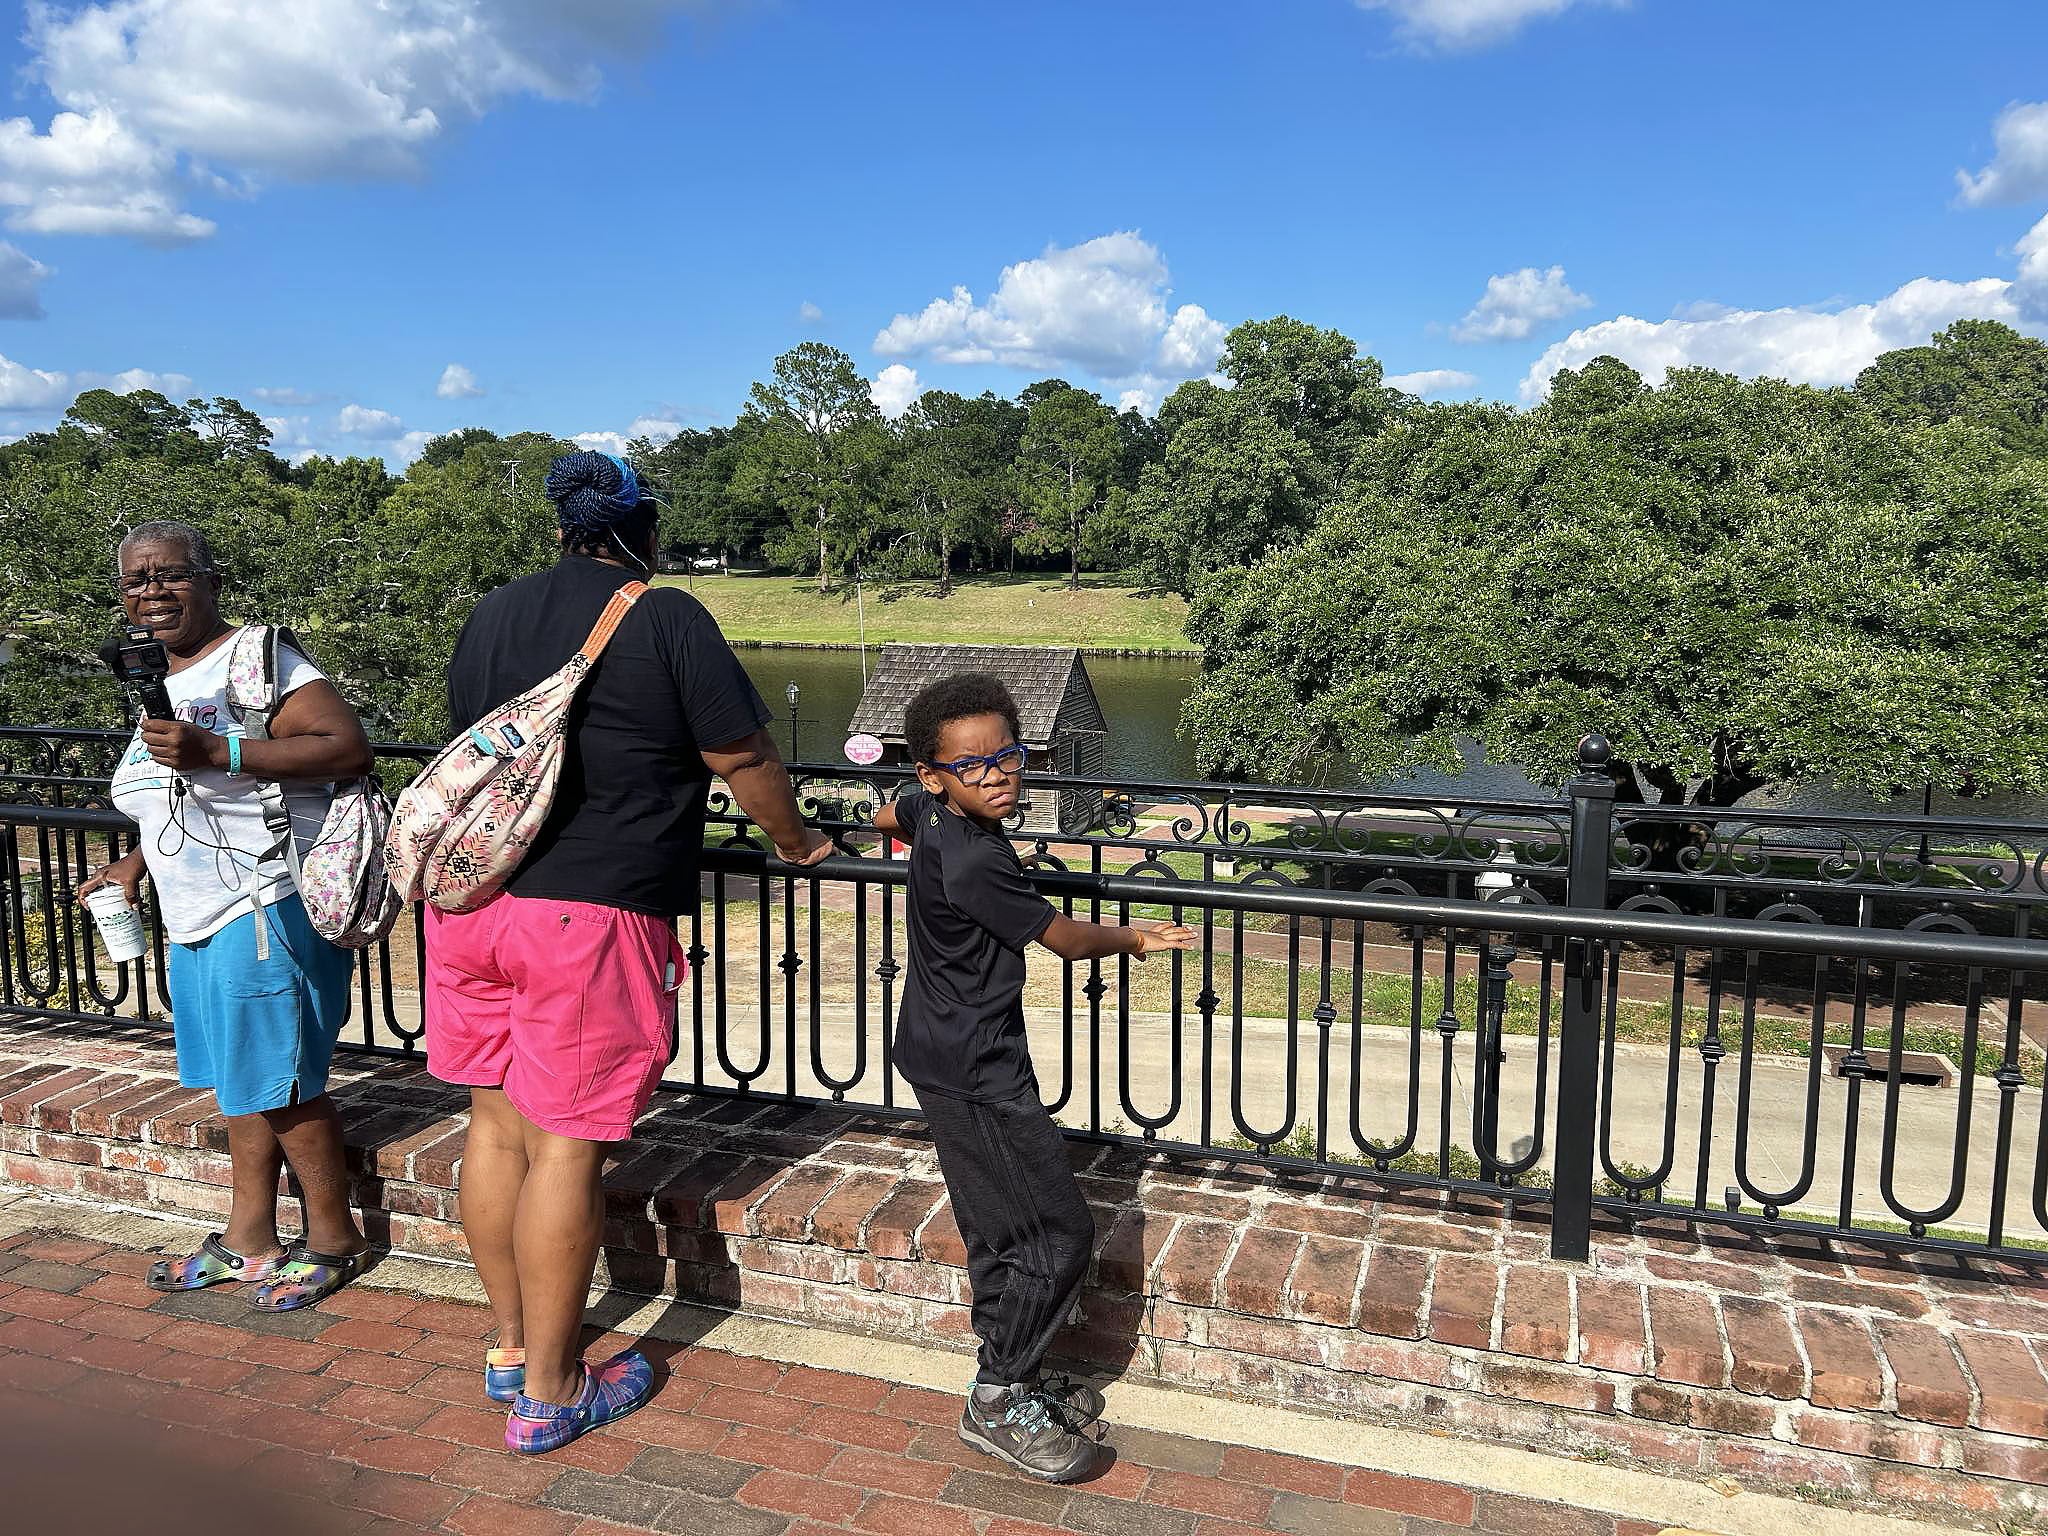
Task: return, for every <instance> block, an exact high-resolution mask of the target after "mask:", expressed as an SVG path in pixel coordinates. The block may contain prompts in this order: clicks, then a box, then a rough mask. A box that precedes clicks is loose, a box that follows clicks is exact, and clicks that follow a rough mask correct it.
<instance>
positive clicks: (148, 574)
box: [114, 565, 213, 597]
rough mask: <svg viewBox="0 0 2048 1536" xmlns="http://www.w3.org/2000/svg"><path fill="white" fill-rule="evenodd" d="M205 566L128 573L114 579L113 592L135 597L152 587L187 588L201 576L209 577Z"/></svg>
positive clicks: (165, 567) (173, 567) (210, 572)
mask: <svg viewBox="0 0 2048 1536" xmlns="http://www.w3.org/2000/svg"><path fill="white" fill-rule="evenodd" d="M212 574H213V568H212V567H211V566H205V565H167V566H164V567H162V568H161V569H159V570H154V571H129V572H126V573H124V574H123V575H120V576H116V577H115V578H114V590H115V591H116V592H119V593H120V594H121V595H122V596H124V597H136V596H139V595H140V594H141V593H142V592H144V591H146V590H147V589H148V588H150V587H152V586H157V587H187V586H190V585H191V584H192V583H193V582H195V581H197V580H198V579H199V578H200V577H202V576H211V575H212Z"/></svg>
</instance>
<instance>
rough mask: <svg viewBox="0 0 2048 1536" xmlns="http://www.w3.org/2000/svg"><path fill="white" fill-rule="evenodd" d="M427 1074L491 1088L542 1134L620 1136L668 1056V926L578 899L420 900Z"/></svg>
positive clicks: (672, 970)
mask: <svg viewBox="0 0 2048 1536" xmlns="http://www.w3.org/2000/svg"><path fill="white" fill-rule="evenodd" d="M426 921H427V952H426V975H425V981H426V989H425V990H426V1025H427V1070H428V1071H430V1072H432V1073H433V1074H434V1076H436V1077H438V1078H440V1079H441V1081H442V1082H444V1083H461V1084H463V1085H465V1086H467V1087H471V1088H500V1087H502V1088H503V1089H504V1090H505V1097H506V1098H508V1099H510V1100H511V1101H512V1107H513V1108H514V1109H516V1110H518V1111H519V1113H520V1114H522V1115H524V1116H525V1117H526V1118H527V1119H528V1120H531V1121H532V1122H533V1123H534V1124H535V1125H537V1126H539V1127H540V1128H541V1129H542V1130H544V1131H552V1132H553V1133H554V1134H555V1135H557V1136H573V1137H576V1138H577V1139H578V1140H581V1141H624V1140H625V1139H626V1138H627V1137H628V1136H630V1135H632V1134H633V1122H634V1121H635V1120H637V1119H638V1118H639V1117H640V1112H641V1111H642V1110H644V1109H646V1108H647V1101H648V1100H649V1099H651V1098H652V1097H653V1096H654V1085H655V1084H656V1083H657V1082H659V1081H660V1080H661V1074H662V1070H663V1069H664V1068H665V1067H667V1065H668V1063H669V1060H670V1058H671V1057H672V1056H673V1055H674V1054H675V1021H676V998H675V992H676V988H677V987H678V986H679V985H680V984H681V982H682V979H683V972H684V969H685V966H686V964H687V961H686V960H685V957H684V954H683V949H682V946H681V945H680V944H678V943H677V942H676V938H675V934H674V932H673V931H672V930H671V929H670V927H669V925H668V924H667V923H666V922H664V921H663V920H662V919H660V918H658V917H649V916H647V915H646V914H645V913H641V912H622V911H620V910H619V909H618V908H617V907H605V906H598V905H596V904H594V903H591V902H583V901H542V900H536V899H528V898H525V897H519V896H500V897H499V898H498V899H497V900H496V901H493V902H492V903H490V905H488V906H486V907H481V908H479V909H478V910H477V911H475V912H437V911H436V910H435V909H434V908H433V907H431V906H429V907H428V908H427V916H426Z"/></svg>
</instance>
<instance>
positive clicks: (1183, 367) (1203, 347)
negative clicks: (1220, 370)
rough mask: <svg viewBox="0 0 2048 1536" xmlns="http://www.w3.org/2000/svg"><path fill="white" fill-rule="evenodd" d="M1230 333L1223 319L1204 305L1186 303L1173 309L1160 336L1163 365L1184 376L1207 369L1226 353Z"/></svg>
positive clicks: (1177, 374)
mask: <svg viewBox="0 0 2048 1536" xmlns="http://www.w3.org/2000/svg"><path fill="white" fill-rule="evenodd" d="M1227 334H1229V332H1228V330H1227V328H1226V327H1225V326H1224V325H1223V324H1222V322H1220V321H1216V320H1211V319H1210V318H1209V312H1208V311H1207V310H1205V309H1204V308H1202V306H1201V305H1199V304H1183V305H1181V307H1180V308H1179V309H1177V310H1175V311H1174V312H1173V320H1172V322H1171V323H1170V324H1169V325H1168V326H1167V327H1166V334H1165V335H1164V336H1162V337H1160V338H1159V355H1158V363H1159V367H1160V368H1161V369H1162V370H1164V371H1165V372H1167V373H1170V374H1174V375H1176V376H1178V377H1183V378H1192V377H1193V376H1194V375H1196V374H1198V373H1207V372H1208V371H1209V370H1210V369H1211V368H1214V367H1215V366H1216V359H1217V358H1219V357H1221V356H1222V355H1223V338H1224V337H1225V336H1226V335H1227Z"/></svg>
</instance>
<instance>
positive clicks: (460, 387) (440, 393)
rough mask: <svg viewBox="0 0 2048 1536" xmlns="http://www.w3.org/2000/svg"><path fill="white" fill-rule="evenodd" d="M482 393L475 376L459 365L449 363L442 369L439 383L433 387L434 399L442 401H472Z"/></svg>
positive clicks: (482, 390)
mask: <svg viewBox="0 0 2048 1536" xmlns="http://www.w3.org/2000/svg"><path fill="white" fill-rule="evenodd" d="M483 392H484V389H483V386H482V385H481V384H479V383H477V381H476V375H475V374H473V373H471V372H470V371H469V370H468V369H467V368H465V367H463V366H462V364H460V363H450V364H449V365H448V366H447V367H446V368H443V369H442V370H441V382H440V383H438V384H436V385H435V386H434V394H435V397H436V398H438V399H442V400H474V399H476V398H477V397H478V396H479V395H481V394H482V393H483Z"/></svg>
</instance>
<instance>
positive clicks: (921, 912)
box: [895, 790, 1057, 1102]
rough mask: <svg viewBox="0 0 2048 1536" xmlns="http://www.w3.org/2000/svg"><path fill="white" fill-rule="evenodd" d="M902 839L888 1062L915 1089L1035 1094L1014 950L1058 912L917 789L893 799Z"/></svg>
mask: <svg viewBox="0 0 2048 1536" xmlns="http://www.w3.org/2000/svg"><path fill="white" fill-rule="evenodd" d="M896 814H897V817H898V819H899V820H900V822H901V824H902V828H903V831H902V836H904V837H905V838H907V839H908V840H909V842H910V897H909V900H908V901H907V902H906V903H905V905H906V907H907V909H908V911H909V915H910V970H909V973H908V976H907V977H906V979H905V981H904V983H903V1009H902V1012H901V1013H900V1014H898V1016H897V1021H896V1052H895V1059H896V1066H897V1069H898V1070H899V1071H901V1072H902V1074H903V1075H904V1077H906V1078H907V1079H909V1080H910V1082H911V1083H912V1084H913V1085H914V1086H915V1087H917V1088H919V1089H920V1090H924V1091H927V1092H931V1093H942V1094H947V1095H950V1096H951V1097H953V1098H959V1099H975V1100H980V1101H983V1102H994V1101H997V1100H1001V1099H1011V1098H1015V1097H1016V1096H1017V1095H1018V1094H1020V1093H1022V1092H1024V1091H1025V1090H1026V1089H1032V1090H1035V1089H1036V1087H1037V1081H1038V1080H1037V1078H1035V1077H1034V1076H1033V1075H1032V1071H1031V1050H1030V1046H1029V1044H1028V1042H1027V1041H1026V1040H1025V1038H1024V951H1025V948H1026V947H1027V946H1028V945H1030V944H1031V943H1032V942H1033V941H1034V940H1036V939H1037V938H1038V936H1039V935H1040V934H1042V933H1044V932H1045V930H1046V928H1047V927H1048V926H1050V925H1051V923H1052V920H1053V918H1054V917H1055V916H1056V915H1057V913H1056V912H1055V910H1054V908H1053V905H1052V903H1051V902H1049V901H1047V900H1046V899H1045V898H1044V897H1043V896H1041V895H1039V894H1038V892H1037V891H1035V890H1034V889H1032V886H1031V882H1030V881H1029V880H1028V879H1026V878H1025V875H1024V866H1023V865H1022V864H1021V863H1019V862H1018V859H1017V850H1016V849H1014V848H1012V847H1011V846H1010V843H1009V840H1008V839H1007V838H1004V837H1002V836H1000V835H998V834H997V833H994V832H990V831H988V830H987V829H986V828H984V827H981V826H979V825H977V824H976V823H974V822H972V821H969V820H968V819H967V818H966V817H965V816H962V815H959V814H958V813H956V812H954V811H952V810H949V809H948V808H947V807H946V806H944V805H942V804H941V803H940V802H939V801H937V800H935V799H934V798H932V796H930V795H928V794H925V793H924V792H923V791H921V790H916V791H912V792H910V793H908V794H906V795H904V796H903V797H902V798H901V799H900V800H898V801H897V802H896Z"/></svg>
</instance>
